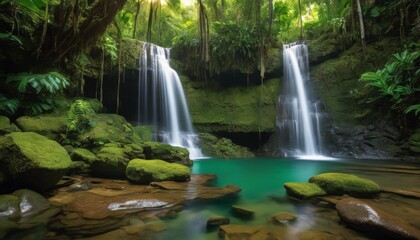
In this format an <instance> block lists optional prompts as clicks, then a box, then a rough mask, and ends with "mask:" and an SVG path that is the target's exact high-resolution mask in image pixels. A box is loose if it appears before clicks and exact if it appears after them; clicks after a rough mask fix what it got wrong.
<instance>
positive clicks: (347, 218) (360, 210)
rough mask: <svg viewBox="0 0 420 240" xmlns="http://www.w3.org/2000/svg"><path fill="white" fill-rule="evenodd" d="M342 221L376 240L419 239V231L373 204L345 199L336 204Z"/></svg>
mask: <svg viewBox="0 0 420 240" xmlns="http://www.w3.org/2000/svg"><path fill="white" fill-rule="evenodd" d="M336 209H337V212H338V215H339V217H340V219H341V220H342V221H344V222H345V223H346V224H348V225H349V226H350V227H353V228H355V229H357V230H360V231H362V232H364V233H365V234H367V235H370V236H373V237H375V238H378V239H420V231H419V230H418V229H416V228H414V227H413V226H411V225H410V224H407V223H406V222H405V221H404V220H402V219H401V218H399V217H397V216H395V215H391V214H389V213H387V212H385V211H383V210H382V209H380V208H379V207H377V206H374V205H373V204H368V203H366V202H364V201H362V200H359V199H355V198H346V199H342V200H340V201H339V202H338V203H337V204H336Z"/></svg>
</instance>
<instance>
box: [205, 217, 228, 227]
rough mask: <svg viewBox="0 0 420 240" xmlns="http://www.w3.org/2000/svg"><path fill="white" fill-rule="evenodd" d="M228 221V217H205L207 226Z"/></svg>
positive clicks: (218, 224)
mask: <svg viewBox="0 0 420 240" xmlns="http://www.w3.org/2000/svg"><path fill="white" fill-rule="evenodd" d="M229 223H230V219H229V218H228V217H222V216H211V217H209V218H208V219H207V226H220V225H226V224H229Z"/></svg>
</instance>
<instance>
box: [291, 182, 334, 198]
mask: <svg viewBox="0 0 420 240" xmlns="http://www.w3.org/2000/svg"><path fill="white" fill-rule="evenodd" d="M284 188H285V189H286V192H287V194H289V195H290V196H292V197H296V198H299V199H310V198H314V197H318V196H323V195H326V194H327V193H326V192H325V191H324V189H322V188H320V187H319V186H318V185H316V184H314V183H302V182H287V183H285V184H284Z"/></svg>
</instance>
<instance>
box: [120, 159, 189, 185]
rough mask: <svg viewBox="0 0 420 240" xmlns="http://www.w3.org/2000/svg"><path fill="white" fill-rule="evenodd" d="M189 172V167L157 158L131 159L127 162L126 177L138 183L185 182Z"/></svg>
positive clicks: (187, 179)
mask: <svg viewBox="0 0 420 240" xmlns="http://www.w3.org/2000/svg"><path fill="white" fill-rule="evenodd" d="M190 173H191V171H190V169H189V168H188V167H186V166H183V165H181V164H177V163H168V162H165V161H162V160H158V159H154V160H143V159H133V160H131V161H130V162H129V163H128V166H127V170H126V176H127V178H128V179H129V180H130V181H131V182H133V183H138V184H149V183H151V182H161V181H176V182H186V181H189V179H190Z"/></svg>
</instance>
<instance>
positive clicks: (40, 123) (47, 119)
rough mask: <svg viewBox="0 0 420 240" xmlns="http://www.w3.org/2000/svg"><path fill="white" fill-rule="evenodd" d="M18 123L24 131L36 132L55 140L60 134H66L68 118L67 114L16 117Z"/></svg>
mask: <svg viewBox="0 0 420 240" xmlns="http://www.w3.org/2000/svg"><path fill="white" fill-rule="evenodd" d="M16 124H17V125H18V127H19V128H20V129H21V130H22V131H23V132H36V133H39V134H41V135H43V136H45V137H47V138H49V139H52V140H55V139H57V137H58V135H60V134H65V133H66V128H67V118H66V117H65V116H47V115H45V116H36V117H28V116H23V117H20V118H18V119H16Z"/></svg>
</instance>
